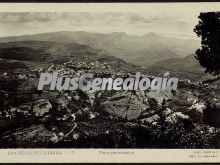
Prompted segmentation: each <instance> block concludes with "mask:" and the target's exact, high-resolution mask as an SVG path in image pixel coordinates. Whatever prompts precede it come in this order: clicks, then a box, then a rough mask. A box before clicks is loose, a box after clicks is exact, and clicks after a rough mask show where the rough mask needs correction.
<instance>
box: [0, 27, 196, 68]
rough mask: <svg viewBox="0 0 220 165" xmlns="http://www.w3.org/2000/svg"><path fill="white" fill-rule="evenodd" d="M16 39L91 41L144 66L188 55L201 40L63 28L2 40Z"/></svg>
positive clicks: (116, 55) (1, 39) (109, 51)
mask: <svg viewBox="0 0 220 165" xmlns="http://www.w3.org/2000/svg"><path fill="white" fill-rule="evenodd" d="M16 41H51V42H59V43H73V44H76V43H77V44H82V45H88V46H90V47H92V48H95V49H102V50H106V51H107V52H108V53H109V54H111V55H112V56H114V57H117V58H120V59H123V60H124V61H126V62H129V63H133V64H135V65H139V66H142V67H148V66H150V65H153V64H155V63H157V62H159V61H163V60H167V59H170V58H182V57H186V56H187V55H189V54H193V53H194V52H195V50H196V49H198V48H199V47H200V46H199V45H200V43H199V41H198V40H193V39H179V38H172V37H165V36H162V35H159V34H156V33H153V32H151V33H148V34H146V35H144V36H130V35H127V34H126V33H123V32H113V33H109V34H100V33H89V32H84V31H74V32H70V31H62V32H51V33H41V34H34V35H25V36H12V37H3V38H0V43H7V42H16ZM61 45H62V44H61Z"/></svg>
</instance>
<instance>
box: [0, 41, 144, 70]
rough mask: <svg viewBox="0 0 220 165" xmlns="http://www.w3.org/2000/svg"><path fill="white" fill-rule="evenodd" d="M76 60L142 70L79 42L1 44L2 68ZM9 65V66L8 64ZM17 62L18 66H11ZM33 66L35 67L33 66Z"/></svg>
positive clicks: (0, 68)
mask: <svg viewBox="0 0 220 165" xmlns="http://www.w3.org/2000/svg"><path fill="white" fill-rule="evenodd" d="M73 57H74V58H75V60H76V61H82V60H84V61H89V62H91V61H102V62H105V63H106V64H107V65H109V66H110V67H112V68H117V69H121V70H124V71H125V70H133V71H135V70H136V69H138V70H141V68H140V67H136V66H134V65H132V64H128V63H126V62H124V61H123V60H121V59H118V58H115V57H113V56H111V55H110V54H109V53H107V52H106V51H104V50H100V49H93V48H91V47H89V46H86V45H81V44H77V43H58V42H51V41H18V42H9V43H1V44H0V58H1V60H0V62H3V63H4V65H1V66H0V70H7V69H8V70H11V69H13V68H14V69H18V68H20V69H27V68H30V69H33V68H35V67H37V66H38V65H39V66H42V65H44V64H50V63H57V64H59V63H64V62H66V61H68V59H70V58H73ZM6 64H7V65H8V67H7V66H6ZM12 64H16V65H17V67H11V65H12ZM32 67H33V68H32Z"/></svg>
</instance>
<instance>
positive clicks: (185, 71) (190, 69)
mask: <svg viewBox="0 0 220 165" xmlns="http://www.w3.org/2000/svg"><path fill="white" fill-rule="evenodd" d="M147 70H153V71H155V72H156V71H157V72H167V71H170V72H171V73H172V74H174V75H177V76H179V77H180V78H182V79H184V78H187V79H191V80H200V79H202V78H203V77H204V76H207V75H206V74H205V72H204V68H202V67H201V66H200V64H199V62H198V61H197V60H196V59H195V55H194V54H191V55H188V56H186V57H184V58H170V59H167V60H163V61H160V62H157V63H155V64H154V65H151V66H150V67H148V68H147Z"/></svg>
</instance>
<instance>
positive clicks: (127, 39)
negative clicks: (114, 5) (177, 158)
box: [0, 8, 220, 149]
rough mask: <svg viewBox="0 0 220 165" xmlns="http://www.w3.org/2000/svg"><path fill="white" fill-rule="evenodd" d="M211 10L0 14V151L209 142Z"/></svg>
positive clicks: (215, 41) (215, 94) (214, 50)
mask: <svg viewBox="0 0 220 165" xmlns="http://www.w3.org/2000/svg"><path fill="white" fill-rule="evenodd" d="M219 129H220V11H217V10H213V11H202V10H199V8H198V9H195V10H190V11H189V12H188V11H187V9H186V10H185V11H184V10H179V11H178V10H174V11H172V10H169V11H163V10H161V11H160V10H151V11H147V10H146V11H139V10H136V11H129V10H128V11H117V12H116V11H90V10H88V11H74V12H47V11H46V12H44V11H42V12H2V11H1V12H0V148H1V149H16V148H24V149H25V148H26V149H27V148H29V149H33V148H44V149H45V148H46V149H50V148H56V149H59V148H80V149H83V148H93V149H98V148H103V149H105V148H106V149H107V148H108V149H123V148H127V149H219V148H220V131H219Z"/></svg>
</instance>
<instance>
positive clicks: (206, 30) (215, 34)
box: [194, 12, 220, 78]
mask: <svg viewBox="0 0 220 165" xmlns="http://www.w3.org/2000/svg"><path fill="white" fill-rule="evenodd" d="M198 18H199V19H200V20H199V23H198V25H196V27H195V28H194V32H195V33H196V34H197V36H198V37H201V44H202V47H201V48H200V49H198V50H197V51H196V56H195V58H196V59H197V60H198V61H199V63H200V65H201V66H202V67H204V68H206V70H205V72H206V73H210V74H212V75H214V76H216V75H218V78H219V75H220V12H207V13H200V15H199V17H198Z"/></svg>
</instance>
